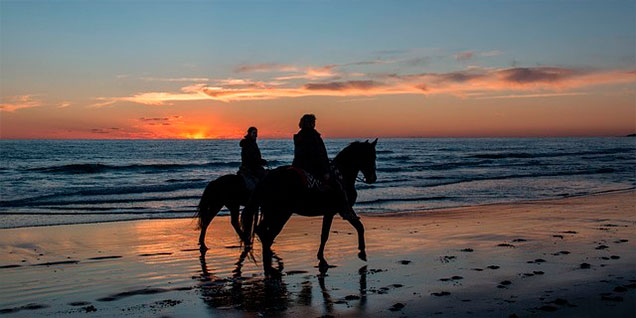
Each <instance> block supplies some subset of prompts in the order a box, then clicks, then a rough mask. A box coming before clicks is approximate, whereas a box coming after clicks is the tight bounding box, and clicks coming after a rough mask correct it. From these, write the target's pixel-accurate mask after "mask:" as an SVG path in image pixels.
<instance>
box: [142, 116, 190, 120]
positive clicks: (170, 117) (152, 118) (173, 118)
mask: <svg viewBox="0 0 636 318" xmlns="http://www.w3.org/2000/svg"><path fill="white" fill-rule="evenodd" d="M181 118H183V116H178V115H174V116H168V117H141V118H139V120H140V121H171V120H177V119H181Z"/></svg>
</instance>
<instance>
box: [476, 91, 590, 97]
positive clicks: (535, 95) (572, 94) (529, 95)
mask: <svg viewBox="0 0 636 318" xmlns="http://www.w3.org/2000/svg"><path fill="white" fill-rule="evenodd" d="M581 95H587V93H584V92H572V93H542V94H520V95H497V96H483V97H477V99H507V98H541V97H555V96H581Z"/></svg>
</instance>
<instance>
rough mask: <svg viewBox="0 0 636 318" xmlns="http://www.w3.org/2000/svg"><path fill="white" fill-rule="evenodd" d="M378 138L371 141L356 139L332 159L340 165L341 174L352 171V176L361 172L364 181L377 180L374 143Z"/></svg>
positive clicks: (372, 181) (371, 181)
mask: <svg viewBox="0 0 636 318" xmlns="http://www.w3.org/2000/svg"><path fill="white" fill-rule="evenodd" d="M377 142H378V139H377V138H376V139H375V140H374V141H373V142H369V141H368V140H367V141H365V142H360V141H356V142H353V143H351V144H350V145H349V146H347V147H346V148H345V149H343V150H342V151H341V152H340V153H339V154H338V155H337V156H336V158H335V159H334V162H335V163H336V164H337V165H339V166H340V169H341V170H342V172H343V174H348V173H353V174H354V175H353V177H354V179H355V176H356V175H357V174H358V172H362V175H363V176H364V178H363V180H362V181H364V182H365V183H374V182H375V181H376V180H377V176H376V174H375V145H376V144H377Z"/></svg>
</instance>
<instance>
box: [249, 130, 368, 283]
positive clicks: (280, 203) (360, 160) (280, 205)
mask: <svg viewBox="0 0 636 318" xmlns="http://www.w3.org/2000/svg"><path fill="white" fill-rule="evenodd" d="M377 141H378V140H377V139H376V140H375V141H373V142H368V141H366V142H353V143H351V144H350V145H349V146H347V147H346V148H344V149H343V150H342V151H341V152H340V153H339V154H338V155H337V156H336V158H334V160H333V162H332V164H333V166H334V167H335V168H336V169H337V170H338V171H339V172H340V173H341V175H342V185H343V187H344V189H345V191H346V193H347V198H348V200H349V204H351V206H353V204H354V203H355V201H356V198H357V196H358V194H357V192H356V189H355V182H356V179H357V177H358V173H359V172H362V174H363V175H364V180H363V181H364V182H366V183H373V182H375V181H376V174H375V158H376V154H375V145H376V143H377ZM333 191H336V190H335V189H333V190H332V191H324V192H323V191H309V190H307V189H306V186H305V185H304V184H303V178H302V175H301V174H299V173H298V171H297V170H295V169H293V168H290V167H289V166H285V167H279V168H277V169H274V170H272V171H270V172H269V173H268V174H267V176H266V177H265V178H264V179H263V180H262V181H261V182H260V183H259V185H258V186H257V187H256V190H255V192H254V194H253V196H252V198H251V199H250V202H249V203H248V205H247V206H246V208H245V209H244V210H243V214H242V215H241V223H242V226H243V234H244V235H245V237H249V238H250V241H252V240H253V233H252V229H254V232H255V233H256V234H257V235H258V237H259V238H260V240H261V243H262V245H263V266H264V269H265V273H266V274H270V273H271V274H274V275H275V274H276V273H275V272H272V267H271V256H272V251H271V246H272V244H273V243H274V239H275V238H276V236H277V235H278V234H279V233H280V231H281V230H282V229H283V226H285V223H287V221H288V220H289V218H290V217H291V215H292V213H297V214H300V215H303V216H321V215H322V216H323V219H322V233H321V237H320V238H321V241H320V248H319V249H318V255H317V257H318V260H320V263H319V268H320V269H321V271H323V270H326V269H327V268H328V267H329V265H328V264H327V261H326V260H325V257H324V250H325V245H326V243H327V240H328V239H329V231H330V228H331V222H332V221H333V217H334V215H335V214H336V213H337V212H338V210H339V209H342V207H341V206H340V207H339V206H338V196H337V195H335V194H334V192H333ZM259 207H260V212H261V214H262V220H261V221H259V216H258V215H259V213H258V210H259ZM252 223H253V224H254V228H252ZM349 223H351V225H353V227H354V228H355V229H356V230H357V232H358V249H359V251H360V252H359V253H358V257H359V258H360V259H362V260H364V261H366V251H365V243H364V226H363V225H362V222H360V220H358V219H352V220H349Z"/></svg>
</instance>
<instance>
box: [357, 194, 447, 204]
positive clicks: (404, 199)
mask: <svg viewBox="0 0 636 318" xmlns="http://www.w3.org/2000/svg"><path fill="white" fill-rule="evenodd" d="M448 199H452V197H448V196H443V195H440V196H434V197H415V198H380V199H375V200H370V201H359V202H356V204H363V205H364V204H378V203H386V202H411V201H434V200H448Z"/></svg>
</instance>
